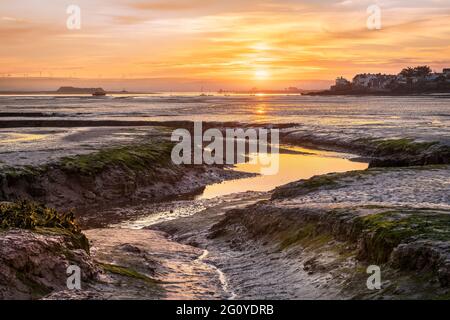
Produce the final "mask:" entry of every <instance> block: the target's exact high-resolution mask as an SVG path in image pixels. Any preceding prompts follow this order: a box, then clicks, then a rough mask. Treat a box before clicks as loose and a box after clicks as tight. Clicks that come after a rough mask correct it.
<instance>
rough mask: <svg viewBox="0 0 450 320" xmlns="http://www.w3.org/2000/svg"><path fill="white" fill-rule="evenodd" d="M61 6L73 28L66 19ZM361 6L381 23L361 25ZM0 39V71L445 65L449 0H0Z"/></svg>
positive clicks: (137, 74)
mask: <svg viewBox="0 0 450 320" xmlns="http://www.w3.org/2000/svg"><path fill="white" fill-rule="evenodd" d="M71 4H76V5H78V6H79V7H80V8H81V21H82V25H81V30H68V29H67V28H66V20H67V17H68V15H67V14H66V9H67V7H68V6H69V5H71ZM371 4H378V5H379V6H380V7H381V9H382V29H381V30H368V29H367V27H366V21H367V18H368V16H369V14H368V13H367V12H366V10H367V7H368V6H369V5H371ZM0 42H1V45H0V76H5V75H10V76H11V77H14V76H15V77H24V75H28V77H39V76H42V77H48V76H52V77H76V78H97V79H98V78H104V79H106V78H117V79H137V78H165V79H168V78H169V79H174V80H173V81H174V82H173V83H174V86H175V87H176V85H177V81H178V80H176V79H193V80H199V81H204V82H205V83H206V85H207V84H208V81H214V82H215V83H218V85H220V84H221V83H223V84H224V85H235V86H247V87H249V86H253V85H257V84H258V83H260V85H261V86H270V85H271V84H280V85H281V84H282V85H287V84H291V85H293V86H295V85H297V86H299V83H300V84H301V83H306V82H308V81H312V80H332V79H334V78H335V77H336V76H340V75H344V76H346V77H352V76H353V75H354V74H356V73H359V72H366V71H367V72H386V73H397V72H398V71H399V70H400V69H401V68H403V67H405V66H407V65H417V64H428V65H431V66H432V68H433V69H436V70H439V69H442V68H443V67H450V1H449V0H407V1H403V0H383V1H382V0H379V1H377V0H369V1H366V0H344V1H339V0H319V1H317V0H316V1H301V0H258V1H256V0H245V1H242V0H190V1H188V0H165V1H164V0H153V1H151V0H148V1H144V0H69V1H66V0H17V1H5V0H2V1H1V2H0ZM262 83H264V84H262ZM175 90H176V88H175Z"/></svg>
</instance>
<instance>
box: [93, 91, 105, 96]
mask: <svg viewBox="0 0 450 320" xmlns="http://www.w3.org/2000/svg"><path fill="white" fill-rule="evenodd" d="M92 95H93V96H94V97H103V96H106V92H105V91H95V92H94V93H92Z"/></svg>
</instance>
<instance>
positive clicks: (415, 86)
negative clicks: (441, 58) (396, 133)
mask: <svg viewBox="0 0 450 320" xmlns="http://www.w3.org/2000/svg"><path fill="white" fill-rule="evenodd" d="M436 93H442V94H445V93H450V68H445V69H443V70H442V72H432V70H431V68H430V67H429V66H418V67H415V68H412V67H408V68H405V69H403V70H402V71H401V72H400V73H399V74H397V75H390V74H381V73H378V74H373V73H363V74H357V75H356V76H355V77H354V78H353V79H352V81H349V80H347V79H345V78H344V77H339V78H337V79H336V83H335V85H333V86H331V87H330V89H329V90H324V91H319V92H309V93H307V95H355V96H367V95H372V96H373V95H375V96H409V95H425V94H436Z"/></svg>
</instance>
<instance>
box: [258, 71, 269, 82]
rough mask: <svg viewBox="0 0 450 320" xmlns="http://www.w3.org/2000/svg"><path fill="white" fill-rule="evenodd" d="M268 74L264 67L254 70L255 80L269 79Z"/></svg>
mask: <svg viewBox="0 0 450 320" xmlns="http://www.w3.org/2000/svg"><path fill="white" fill-rule="evenodd" d="M269 77H270V74H269V71H267V70H264V69H259V70H256V71H255V79H256V80H267V79H269Z"/></svg>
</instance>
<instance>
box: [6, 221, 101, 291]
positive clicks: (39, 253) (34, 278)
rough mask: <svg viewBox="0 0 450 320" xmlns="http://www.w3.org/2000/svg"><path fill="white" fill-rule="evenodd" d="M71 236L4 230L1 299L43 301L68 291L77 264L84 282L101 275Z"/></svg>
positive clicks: (84, 250) (85, 252) (86, 253)
mask: <svg viewBox="0 0 450 320" xmlns="http://www.w3.org/2000/svg"><path fill="white" fill-rule="evenodd" d="M74 243H76V242H74V241H73V240H72V239H70V236H68V235H63V234H57V233H51V232H50V233H46V234H44V233H38V232H33V231H30V230H19V229H13V230H8V231H0V299H39V298H42V297H43V296H45V295H47V294H49V293H52V292H54V291H61V290H67V274H66V272H67V268H68V267H69V266H70V265H77V266H79V267H80V269H81V281H82V283H83V282H89V281H92V280H95V279H96V278H97V276H98V272H99V271H98V269H97V267H96V266H95V264H94V262H93V261H92V259H91V258H90V256H89V253H88V252H87V251H86V249H85V248H81V247H76V246H75V245H74Z"/></svg>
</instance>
